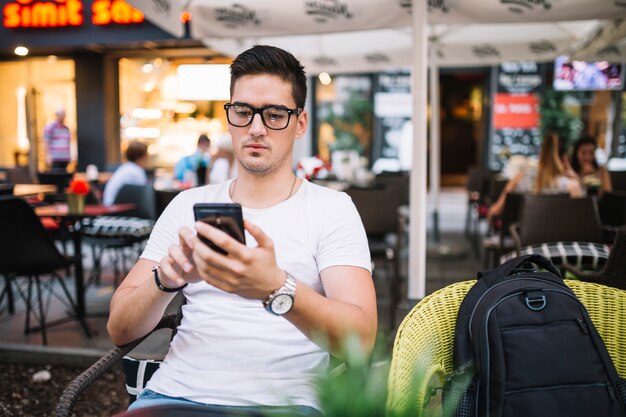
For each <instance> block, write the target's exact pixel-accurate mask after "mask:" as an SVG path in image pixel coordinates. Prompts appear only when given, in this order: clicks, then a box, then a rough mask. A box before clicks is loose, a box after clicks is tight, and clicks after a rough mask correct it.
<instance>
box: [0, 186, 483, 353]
mask: <svg viewBox="0 0 626 417" xmlns="http://www.w3.org/2000/svg"><path fill="white" fill-rule="evenodd" d="M465 210H466V197H465V192H464V190H462V189H460V188H450V189H444V192H443V193H442V195H441V199H440V206H439V216H440V231H441V239H440V245H434V244H433V242H432V231H431V230H430V229H431V226H432V225H430V224H429V242H430V246H431V247H430V249H429V256H428V258H427V264H426V268H427V282H426V292H427V294H428V293H431V292H433V291H435V290H437V289H439V288H441V287H443V286H445V285H448V284H450V283H452V282H456V281H460V280H465V279H470V278H473V277H474V276H475V274H476V271H477V270H478V269H479V268H480V261H479V260H478V259H476V258H475V257H474V255H472V254H471V251H470V247H469V243H468V241H467V239H465V237H464V235H463V230H464V220H465ZM430 211H431V210H429V212H430ZM442 248H443V250H440V249H442ZM88 252H90V251H85V253H88ZM446 253H448V254H446ZM408 255H409V254H408V250H405V251H404V252H403V257H402V259H403V267H402V272H403V273H402V275H403V276H404V278H403V279H402V289H401V293H402V294H406V269H407V266H406V265H407V259H408ZM86 264H87V266H89V265H90V260H89V259H86ZM384 269H385V268H382V267H378V268H376V269H375V283H376V287H377V295H378V302H379V315H380V328H381V331H383V332H385V333H387V334H389V333H390V332H391V333H393V331H394V330H395V329H396V328H397V325H398V324H399V323H400V321H401V319H402V317H404V315H406V313H407V312H408V311H409V310H410V308H411V307H412V306H413V305H414V303H415V300H412V301H411V300H406V299H403V300H402V301H401V304H400V306H399V309H398V311H397V314H396V323H395V324H394V325H393V326H391V325H390V323H389V292H388V286H387V277H386V276H385V271H384ZM67 281H68V283H69V282H70V281H71V279H68V280H67ZM112 282H113V279H112V274H111V272H110V271H105V274H104V277H103V281H102V284H101V285H100V286H95V285H92V286H90V287H89V288H88V290H87V308H88V311H89V314H90V317H89V319H88V322H89V325H90V328H91V329H92V330H93V332H94V336H93V337H92V338H87V337H86V336H85V334H84V332H83V331H82V330H81V329H80V326H79V325H78V323H76V322H73V321H72V322H69V323H67V324H64V325H61V326H57V327H54V328H52V329H50V330H49V334H48V338H49V342H48V345H49V348H48V349H47V350H45V351H44V352H45V354H44V356H43V358H44V360H45V355H48V357H49V358H50V357H52V356H50V355H53V354H60V355H61V356H62V355H63V354H64V353H67V352H70V353H72V352H76V349H80V353H81V354H83V355H86V356H88V357H92V356H97V355H99V354H100V353H101V352H104V351H107V350H109V349H110V348H111V347H112V344H111V341H110V339H109V337H108V335H107V332H106V320H107V318H106V315H107V312H108V306H109V302H110V299H111V295H112V293H113V285H112ZM70 291H73V288H72V287H71V284H70ZM16 307H17V311H16V312H15V314H13V315H8V314H7V312H6V311H3V310H0V311H1V312H0V335H1V336H0V354H1V355H3V357H4V361H7V360H11V358H18V359H19V358H20V357H25V355H26V356H27V355H28V352H31V351H34V352H35V353H36V354H38V353H40V352H41V336H40V334H39V333H33V334H30V335H24V333H23V326H24V319H25V306H24V302H23V301H18V303H17V306H16ZM0 309H1V307H0ZM65 310H66V308H65V307H64V306H63V305H62V304H61V303H59V302H57V301H56V300H55V299H54V298H53V299H52V300H51V302H50V313H49V314H50V317H51V318H54V317H61V316H63V315H64V312H65ZM168 337H169V336H168V335H167V333H166V332H161V333H160V334H158V335H156V337H154V338H151V339H150V340H149V341H147V342H145V343H144V344H143V345H141V346H140V347H139V348H138V351H139V352H140V354H141V355H142V356H151V357H153V356H159V355H161V354H162V352H164V349H165V347H166V346H167V341H168ZM28 360H33V359H32V358H31V359H28ZM0 361H2V359H0Z"/></svg>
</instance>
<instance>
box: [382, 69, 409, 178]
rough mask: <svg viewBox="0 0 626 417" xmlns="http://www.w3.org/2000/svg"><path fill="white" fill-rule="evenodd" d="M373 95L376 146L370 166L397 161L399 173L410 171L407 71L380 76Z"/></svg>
mask: <svg viewBox="0 0 626 417" xmlns="http://www.w3.org/2000/svg"><path fill="white" fill-rule="evenodd" d="M376 81H377V82H376V89H375V93H374V116H375V119H374V130H375V135H374V137H375V138H377V139H376V143H375V144H374V149H373V152H372V162H375V161H376V160H377V159H378V158H385V159H392V160H397V161H398V164H399V165H398V166H399V168H400V169H402V170H406V169H409V168H410V160H406V161H405V159H407V158H409V159H410V158H411V155H412V153H411V150H410V147H411V144H412V140H413V136H412V132H413V130H412V124H411V117H412V114H413V98H412V96H411V75H410V72H409V71H397V72H386V73H381V74H379V75H378V76H377V80H376Z"/></svg>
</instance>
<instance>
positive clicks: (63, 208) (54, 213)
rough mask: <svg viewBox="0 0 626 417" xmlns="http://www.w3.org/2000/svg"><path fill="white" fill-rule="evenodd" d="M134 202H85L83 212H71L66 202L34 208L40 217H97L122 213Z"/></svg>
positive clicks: (131, 206)
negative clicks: (108, 204) (110, 204)
mask: <svg viewBox="0 0 626 417" xmlns="http://www.w3.org/2000/svg"><path fill="white" fill-rule="evenodd" d="M135 208H136V206H135V204H113V205H112V206H105V205H103V204H86V205H85V211H84V212H83V213H71V212H69V211H68V208H67V204H53V205H50V206H41V207H37V208H35V213H37V215H38V216H41V217H76V218H80V217H97V216H105V215H111V214H118V213H123V212H125V211H131V210H133V209H135Z"/></svg>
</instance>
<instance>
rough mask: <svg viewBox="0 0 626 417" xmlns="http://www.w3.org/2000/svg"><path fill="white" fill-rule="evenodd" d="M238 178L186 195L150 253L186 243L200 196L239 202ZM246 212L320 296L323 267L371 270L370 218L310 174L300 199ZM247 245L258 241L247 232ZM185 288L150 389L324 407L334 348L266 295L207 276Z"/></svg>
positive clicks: (211, 399) (226, 400)
mask: <svg viewBox="0 0 626 417" xmlns="http://www.w3.org/2000/svg"><path fill="white" fill-rule="evenodd" d="M231 182H232V181H228V182H225V183H223V184H219V185H207V186H203V187H198V188H193V189H190V190H187V191H184V192H182V193H180V194H179V195H178V196H176V198H175V199H174V200H173V201H172V202H171V203H170V204H169V205H168V206H167V208H166V209H165V211H164V212H163V214H162V215H161V217H160V218H159V219H158V221H157V223H156V225H155V227H154V230H153V232H152V235H151V236H150V240H149V241H148V243H147V246H146V249H145V251H144V253H143V254H142V255H141V257H142V258H146V259H150V260H153V261H156V262H160V261H161V259H162V258H163V257H164V256H166V255H167V251H168V248H169V247H170V246H172V245H177V244H178V233H177V232H178V230H179V229H180V228H181V227H182V226H192V225H193V223H194V217H193V209H192V207H193V205H194V204H195V203H207V202H222V203H223V202H232V200H231V199H230V198H229V196H228V189H229V186H230V183H231ZM243 217H244V219H246V220H249V221H250V222H252V223H254V224H256V225H257V226H259V227H260V228H261V229H262V230H263V231H264V232H265V233H266V234H267V235H268V236H269V237H270V238H271V239H272V240H273V242H274V246H275V252H276V261H277V263H278V266H279V267H280V268H281V269H284V270H286V271H288V272H289V273H290V274H291V275H293V276H294V277H295V278H296V279H297V280H299V281H301V282H303V283H305V284H306V285H308V286H310V287H311V288H313V289H314V290H315V291H317V292H318V293H320V294H324V290H323V287H322V282H321V280H320V275H319V274H320V271H322V270H323V269H325V268H328V267H330V266H336V265H351V266H356V267H361V268H364V269H367V270H370V268H371V264H370V254H369V248H368V244H367V237H366V235H365V230H364V228H363V224H362V223H361V219H360V217H359V214H358V212H357V210H356V208H355V207H354V204H353V203H352V201H351V200H350V198H349V197H348V196H347V195H346V194H344V193H339V192H337V191H334V190H331V189H329V188H325V187H320V186H318V185H315V184H312V183H309V182H307V181H303V183H302V186H301V187H300V189H299V190H298V192H297V193H296V194H294V195H293V196H292V197H291V198H290V199H288V200H286V201H283V202H281V203H279V204H276V205H275V206H272V207H270V208H267V209H249V208H245V207H244V208H243ZM246 244H247V246H248V247H255V246H256V245H257V244H256V241H255V240H254V238H253V237H252V236H251V235H250V234H249V233H247V232H246ZM183 291H184V295H185V297H186V298H187V304H186V305H185V306H184V307H183V320H182V322H181V324H180V326H179V327H178V332H177V333H176V336H175V337H174V339H173V340H172V342H171V344H170V349H169V352H168V354H167V356H166V357H165V361H164V363H163V364H162V365H161V367H160V368H159V370H158V371H157V372H156V374H155V375H154V376H153V377H152V378H151V379H150V381H149V383H148V385H147V388H149V389H151V390H154V391H156V392H159V393H161V394H165V395H169V396H173V397H184V398H187V399H189V400H192V401H196V402H200V403H205V404H219V405H242V406H249V405H308V406H312V407H317V408H319V405H318V404H317V400H316V395H315V391H314V386H313V382H314V381H313V379H314V378H315V377H316V376H317V375H318V374H319V372H322V371H324V370H325V369H326V368H327V366H328V353H327V352H325V351H324V350H322V349H321V348H320V347H318V346H317V345H315V344H314V343H313V342H311V341H310V340H309V339H308V338H307V337H306V336H305V335H304V334H303V333H302V332H300V330H298V329H297V328H296V327H295V326H294V325H293V324H291V322H289V321H288V320H287V319H285V318H283V317H279V316H274V315H272V314H271V313H268V312H267V311H266V310H265V309H264V308H263V305H262V303H261V302H260V301H259V300H248V299H245V298H242V297H239V296H238V295H234V294H229V293H226V292H223V291H221V290H219V289H217V288H216V287H213V286H211V285H210V284H207V283H206V282H199V283H195V284H190V285H188V286H187V287H186V288H185V289H184V290H183ZM296 297H297V295H296Z"/></svg>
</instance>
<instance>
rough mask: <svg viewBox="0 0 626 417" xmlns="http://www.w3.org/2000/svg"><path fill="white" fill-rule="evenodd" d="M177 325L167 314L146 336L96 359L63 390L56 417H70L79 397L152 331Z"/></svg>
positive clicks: (172, 327) (174, 317)
mask: <svg viewBox="0 0 626 417" xmlns="http://www.w3.org/2000/svg"><path fill="white" fill-rule="evenodd" d="M177 324H178V315H177V314H169V315H166V316H163V317H162V318H161V320H160V321H159V323H158V324H157V325H156V327H155V328H154V329H152V331H151V332H150V333H148V334H147V335H145V336H143V337H140V338H139V339H137V340H133V341H132V342H130V343H127V344H125V345H122V346H116V347H114V348H113V349H111V350H110V351H109V352H108V353H107V354H105V355H104V356H103V357H101V358H100V359H98V361H97V362H96V363H94V364H93V365H91V366H90V367H89V368H88V369H87V370H86V371H84V372H83V373H82V374H80V375H79V376H77V377H76V378H74V380H73V381H72V382H70V383H69V385H68V386H67V387H66V388H65V390H63V393H62V394H61V397H60V398H59V402H58V404H57V407H56V417H70V416H71V415H72V412H73V410H74V405H76V402H77V401H78V398H79V397H80V395H81V394H82V393H83V392H84V391H85V390H86V389H87V388H88V387H89V386H90V385H91V384H92V383H93V382H94V381H95V380H97V379H98V378H100V377H101V376H102V375H103V374H104V373H105V372H107V371H108V370H109V369H111V368H112V367H113V366H114V365H115V364H116V363H118V362H119V361H120V360H121V359H122V358H123V357H124V356H126V355H127V354H128V353H129V352H130V351H132V350H133V349H134V348H135V347H137V345H139V344H140V343H141V342H143V341H144V340H145V339H146V338H147V337H148V336H150V335H151V334H152V333H153V332H154V331H156V330H160V329H164V328H169V329H175V328H176V326H177Z"/></svg>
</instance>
